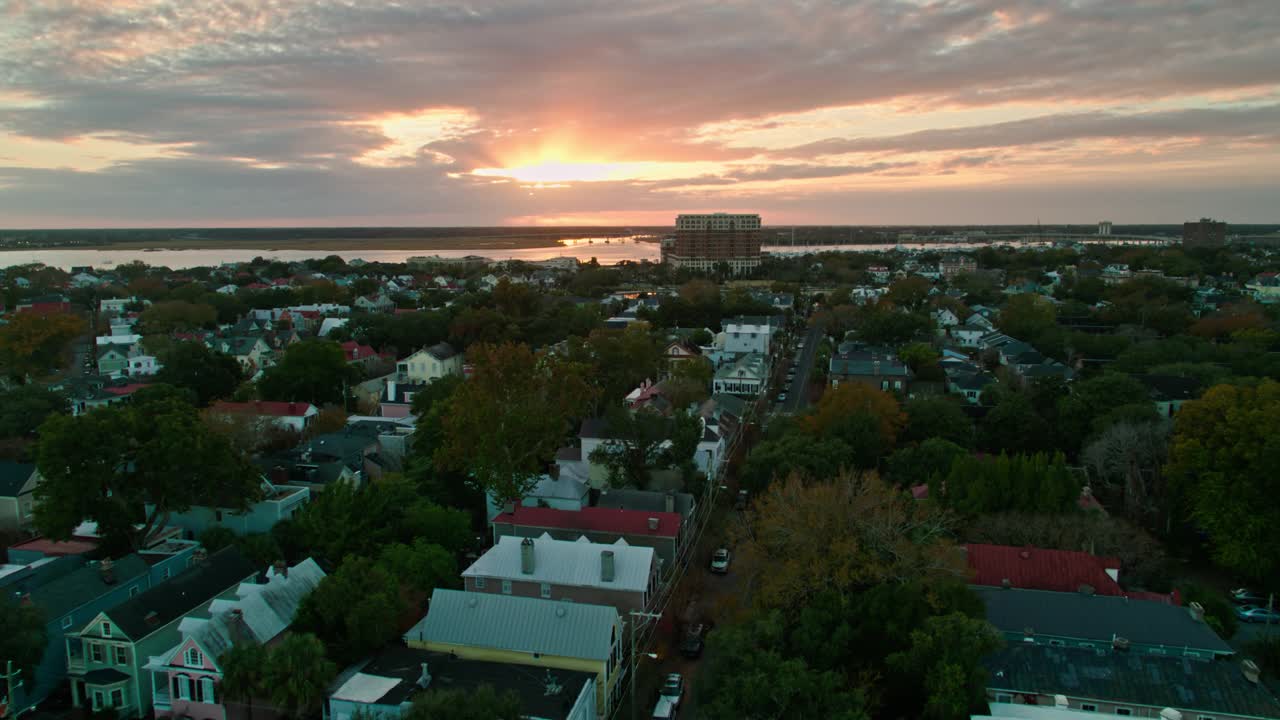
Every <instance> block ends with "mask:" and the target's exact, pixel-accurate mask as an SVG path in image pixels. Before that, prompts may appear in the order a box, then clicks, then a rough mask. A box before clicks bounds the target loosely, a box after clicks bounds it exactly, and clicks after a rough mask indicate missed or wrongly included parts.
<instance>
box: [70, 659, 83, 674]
mask: <svg viewBox="0 0 1280 720" xmlns="http://www.w3.org/2000/svg"><path fill="white" fill-rule="evenodd" d="M67 672H68V673H75V674H84V655H68V656H67Z"/></svg>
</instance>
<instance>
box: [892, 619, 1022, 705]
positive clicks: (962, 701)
mask: <svg viewBox="0 0 1280 720" xmlns="http://www.w3.org/2000/svg"><path fill="white" fill-rule="evenodd" d="M1001 645H1003V642H1002V641H1001V639H1000V635H999V634H998V633H997V632H996V629H995V628H993V627H991V625H990V624H989V623H987V622H986V621H985V620H977V619H973V618H970V617H967V616H965V615H964V614H962V613H951V614H950V615H943V616H941V617H931V618H929V619H927V620H925V621H924V626H923V627H922V628H919V629H917V630H913V631H912V632H911V647H910V649H908V650H906V651H903V652H899V653H895V654H893V655H890V656H889V659H888V665H889V667H890V668H891V669H893V670H894V671H896V672H900V673H902V674H904V675H908V676H910V677H912V678H915V679H916V683H917V686H919V687H922V688H923V689H924V692H925V696H924V698H923V700H924V703H923V711H922V712H920V713H919V714H917V713H913V712H908V713H904V715H906V716H908V717H922V718H926V719H927V720H967V718H969V717H971V713H972V711H976V710H981V709H983V708H984V707H985V705H986V700H985V692H986V680H987V672H986V669H985V668H983V667H982V658H983V657H985V656H986V655H989V654H991V653H992V652H994V651H995V650H997V649H999V648H1000V646H1001ZM896 709H897V710H899V711H901V710H902V709H901V708H896Z"/></svg>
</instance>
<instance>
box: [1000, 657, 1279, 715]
mask: <svg viewBox="0 0 1280 720" xmlns="http://www.w3.org/2000/svg"><path fill="white" fill-rule="evenodd" d="M983 665H984V666H986V668H987V671H988V673H987V688H988V689H987V699H988V700H990V701H992V702H993V703H994V704H993V705H992V706H991V708H992V710H993V711H995V710H996V709H997V706H998V705H1006V706H1013V705H1014V704H1015V703H1018V704H1022V705H1033V706H1045V705H1047V706H1050V707H1053V706H1057V708H1059V709H1063V710H1064V711H1070V710H1077V711H1080V712H1081V713H1082V714H1083V713H1088V714H1089V715H1091V716H1096V714H1099V713H1101V714H1110V715H1114V716H1121V717H1145V718H1170V717H1181V718H1185V719H1186V720H1261V719H1262V718H1276V717H1280V703H1278V702H1276V699H1275V697H1274V696H1273V695H1272V694H1271V693H1270V692H1269V691H1268V690H1267V688H1266V686H1264V685H1262V684H1260V683H1259V680H1258V673H1257V666H1252V667H1250V665H1251V663H1250V664H1242V663H1238V662H1235V661H1232V660H1225V659H1223V660H1211V659H1188V658H1185V657H1177V656H1176V654H1174V655H1172V656H1170V655H1155V654H1151V653H1144V652H1141V651H1139V650H1138V649H1136V648H1133V647H1131V646H1129V647H1126V646H1125V645H1124V643H1120V642H1117V643H1107V645H1106V647H1104V648H1102V649H1089V648H1080V647H1051V646H1047V645H1041V644H1029V643H1009V644H1008V645H1007V646H1006V647H1004V648H1002V649H1001V650H997V651H996V652H995V653H992V654H991V655H989V656H988V657H986V658H985V659H984V660H983ZM1168 709H1172V710H1176V711H1177V712H1179V713H1180V715H1170V714H1168V712H1167V711H1168ZM1162 713H1164V714H1162ZM993 714H994V712H993ZM1053 717H1054V718H1057V717H1059V716H1058V715H1056V714H1055V715H1053ZM1064 717H1065V716H1064Z"/></svg>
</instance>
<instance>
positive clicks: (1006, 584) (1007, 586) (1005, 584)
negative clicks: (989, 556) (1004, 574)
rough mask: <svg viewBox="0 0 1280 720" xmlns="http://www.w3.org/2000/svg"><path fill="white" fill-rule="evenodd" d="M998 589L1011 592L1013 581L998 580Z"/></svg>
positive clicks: (1006, 579) (1007, 579)
mask: <svg viewBox="0 0 1280 720" xmlns="http://www.w3.org/2000/svg"><path fill="white" fill-rule="evenodd" d="M1000 587H1002V588H1004V589H1005V590H1011V589H1013V581H1012V580H1010V579H1009V578H1000Z"/></svg>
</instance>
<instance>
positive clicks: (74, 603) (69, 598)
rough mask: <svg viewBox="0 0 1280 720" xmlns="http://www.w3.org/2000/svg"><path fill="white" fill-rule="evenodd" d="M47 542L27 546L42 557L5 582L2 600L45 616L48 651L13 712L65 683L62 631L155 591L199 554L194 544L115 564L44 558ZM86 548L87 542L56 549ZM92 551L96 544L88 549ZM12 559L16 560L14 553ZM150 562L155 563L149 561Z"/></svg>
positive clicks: (73, 557) (25, 684) (118, 560)
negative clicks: (42, 546)
mask: <svg viewBox="0 0 1280 720" xmlns="http://www.w3.org/2000/svg"><path fill="white" fill-rule="evenodd" d="M41 543H44V544H46V545H49V544H53V543H50V541H46V540H43V539H41V540H35V541H30V542H28V543H24V552H27V553H31V554H33V555H41V557H39V558H38V559H35V560H33V561H32V562H31V564H30V565H29V566H28V567H29V568H30V570H29V571H24V572H22V573H12V575H17V576H18V577H17V578H16V579H11V576H10V574H6V577H5V578H4V579H5V580H6V581H7V582H6V583H5V585H4V591H5V595H7V596H8V597H6V598H0V602H10V601H11V600H10V599H9V598H12V599H13V600H12V601H14V602H19V603H23V604H27V603H29V604H31V605H32V606H34V607H37V608H39V609H40V611H41V612H42V613H43V614H44V622H45V643H46V644H45V650H44V654H43V655H42V656H41V659H40V662H39V664H37V665H36V666H35V669H34V673H33V675H34V677H30V678H25V679H24V682H23V684H22V686H21V687H20V688H19V689H18V691H17V694H16V696H15V697H13V698H11V700H12V703H11V709H12V708H18V709H25V708H30V707H32V706H34V705H36V704H38V703H41V702H43V701H44V700H45V698H47V697H48V696H49V694H50V693H52V692H53V691H54V690H56V689H57V688H58V686H59V685H62V684H63V683H65V682H66V679H67V653H66V641H65V639H64V638H63V633H65V632H67V631H68V630H70V629H73V628H76V627H81V626H83V624H84V623H86V622H88V621H89V619H90V618H92V617H95V616H96V615H98V614H99V613H101V612H102V611H104V610H108V609H110V608H113V607H115V606H117V605H119V604H120V603H123V602H125V601H127V600H129V599H130V598H134V597H137V596H138V595H139V594H141V593H142V592H144V591H146V590H149V589H150V588H152V587H156V586H158V585H160V584H161V583H163V582H165V581H166V580H168V579H169V578H170V577H171V576H173V575H176V574H178V573H179V572H181V571H182V569H183V568H185V567H186V566H187V563H188V561H189V559H190V557H191V555H192V553H193V552H194V551H195V545H194V544H191V545H187V546H183V547H180V548H177V550H176V551H175V552H172V553H148V554H147V555H145V556H144V555H143V554H140V553H130V554H128V555H125V556H123V557H117V558H115V559H114V560H111V559H103V560H101V561H97V560H87V559H86V558H84V557H83V556H82V555H70V554H68V555H61V556H54V555H48V556H44V555H43V553H40V552H38V551H37V550H36V546H37V545H39V544H41ZM72 544H77V545H87V543H84V542H78V543H76V542H67V543H57V545H72ZM89 549H92V546H91V545H90V546H89ZM9 559H10V561H11V562H13V561H15V560H16V558H15V557H14V549H13V548H10V553H9ZM149 560H150V561H151V562H149Z"/></svg>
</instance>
